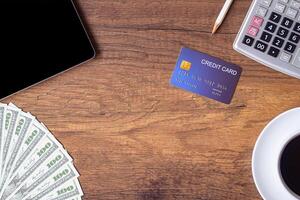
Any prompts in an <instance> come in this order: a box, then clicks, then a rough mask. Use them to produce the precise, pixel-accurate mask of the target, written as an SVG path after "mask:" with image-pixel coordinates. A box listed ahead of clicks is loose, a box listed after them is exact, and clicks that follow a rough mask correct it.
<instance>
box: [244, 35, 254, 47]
mask: <svg viewBox="0 0 300 200" xmlns="http://www.w3.org/2000/svg"><path fill="white" fill-rule="evenodd" d="M253 42H254V38H252V37H250V36H248V35H245V37H244V39H243V43H244V44H245V45H248V46H250V47H251V46H252V44H253Z"/></svg>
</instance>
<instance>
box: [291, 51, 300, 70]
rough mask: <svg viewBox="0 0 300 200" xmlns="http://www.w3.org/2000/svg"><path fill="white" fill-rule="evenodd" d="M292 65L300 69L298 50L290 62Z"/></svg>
mask: <svg viewBox="0 0 300 200" xmlns="http://www.w3.org/2000/svg"><path fill="white" fill-rule="evenodd" d="M292 64H293V65H294V66H296V67H299V68H300V49H298V52H297V54H296V56H295V58H294V60H293V62H292Z"/></svg>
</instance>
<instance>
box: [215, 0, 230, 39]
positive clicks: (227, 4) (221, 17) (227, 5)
mask: <svg viewBox="0 0 300 200" xmlns="http://www.w3.org/2000/svg"><path fill="white" fill-rule="evenodd" d="M232 3H233V0H226V2H225V4H224V6H223V8H222V10H221V12H220V14H219V16H218V18H217V20H216V22H215V25H214V27H213V30H212V32H211V33H212V34H214V33H215V32H216V31H217V30H218V28H219V26H220V25H221V24H222V22H223V20H224V19H225V17H226V14H227V12H228V10H229V8H230V6H231V4H232Z"/></svg>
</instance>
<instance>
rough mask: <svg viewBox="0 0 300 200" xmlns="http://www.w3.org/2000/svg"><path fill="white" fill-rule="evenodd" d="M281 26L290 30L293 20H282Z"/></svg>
mask: <svg viewBox="0 0 300 200" xmlns="http://www.w3.org/2000/svg"><path fill="white" fill-rule="evenodd" d="M281 25H282V26H285V27H287V28H291V27H292V25H293V20H291V19H289V18H286V17H285V18H283V20H282V22H281Z"/></svg>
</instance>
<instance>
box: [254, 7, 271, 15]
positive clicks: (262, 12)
mask: <svg viewBox="0 0 300 200" xmlns="http://www.w3.org/2000/svg"><path fill="white" fill-rule="evenodd" d="M267 12H268V10H267V9H266V8H264V7H259V8H258V9H257V11H256V14H257V15H258V16H261V17H265V16H266V14H267Z"/></svg>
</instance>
